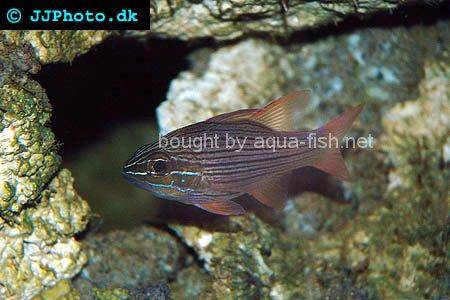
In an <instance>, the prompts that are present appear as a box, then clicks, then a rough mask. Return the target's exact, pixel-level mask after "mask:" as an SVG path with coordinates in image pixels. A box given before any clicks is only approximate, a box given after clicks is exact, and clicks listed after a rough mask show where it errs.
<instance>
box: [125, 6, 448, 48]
mask: <svg viewBox="0 0 450 300" xmlns="http://www.w3.org/2000/svg"><path fill="white" fill-rule="evenodd" d="M408 2H411V3H413V1H369V2H364V3H363V2H358V1H353V2H351V1H350V2H348V1H308V2H295V1H284V0H283V1H275V2H270V1H253V0H246V1H215V0H213V1H172V2H167V1H162V0H161V1H153V2H152V3H151V6H150V17H151V20H152V22H151V30H150V32H137V31H131V32H129V33H128V34H131V35H134V36H136V35H137V36H142V35H148V34H151V35H157V36H162V37H176V38H181V39H184V40H192V39H198V38H204V37H212V38H215V39H218V40H229V39H235V38H238V37H242V36H244V35H248V34H255V33H256V34H261V33H266V34H270V35H284V36H286V35H289V34H291V33H293V32H295V31H298V30H304V29H312V28H316V27H319V26H321V25H326V24H333V23H337V22H339V21H341V20H343V19H345V18H346V17H349V16H353V17H358V18H364V17H365V16H368V15H370V14H371V13H375V12H380V11H391V10H393V9H395V8H396V7H399V6H401V5H402V4H408ZM435 2H436V3H434V4H438V3H439V2H443V1H435ZM180 28H183V30H180Z"/></svg>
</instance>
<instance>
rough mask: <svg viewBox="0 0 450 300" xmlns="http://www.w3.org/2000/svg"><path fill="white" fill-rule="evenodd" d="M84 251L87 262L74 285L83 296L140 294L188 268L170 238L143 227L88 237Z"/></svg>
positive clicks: (179, 247)
mask: <svg viewBox="0 0 450 300" xmlns="http://www.w3.org/2000/svg"><path fill="white" fill-rule="evenodd" d="M84 247H85V250H86V252H87V253H88V255H89V261H88V263H87V265H86V267H85V268H84V269H83V271H82V273H81V274H80V275H79V276H78V278H77V279H76V280H75V282H74V284H75V286H76V287H77V289H79V290H80V291H81V293H82V295H86V296H87V295H89V293H92V291H93V290H94V289H105V288H108V289H111V288H125V289H128V290H131V289H133V290H137V289H141V290H142V288H145V287H150V286H151V285H153V284H154V283H155V282H158V281H161V280H165V281H168V280H170V279H173V278H175V277H176V274H177V273H178V272H179V270H180V269H182V268H184V267H185V266H186V265H188V264H192V259H191V258H190V257H189V256H188V255H187V254H186V252H185V250H184V248H183V247H182V245H180V244H179V243H178V241H177V240H176V239H175V238H174V237H172V236H171V235H169V234H168V233H165V232H163V231H160V230H156V229H152V228H147V227H140V228H136V229H133V230H130V231H111V232H108V233H106V234H97V235H91V236H88V237H87V238H86V239H85V240H84Z"/></svg>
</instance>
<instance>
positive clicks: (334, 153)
mask: <svg viewBox="0 0 450 300" xmlns="http://www.w3.org/2000/svg"><path fill="white" fill-rule="evenodd" d="M307 99H309V91H307V90H302V91H298V92H294V93H292V94H289V95H287V96H284V97H281V98H278V99H276V100H274V101H272V102H271V103H269V104H268V105H266V106H265V107H264V108H261V109H243V110H238V111H235V112H231V113H225V114H221V115H218V116H215V117H212V118H210V119H208V120H205V121H202V122H199V123H195V124H192V125H189V126H186V127H183V128H180V129H177V130H175V131H172V132H170V133H168V134H167V135H165V136H163V137H162V139H164V141H165V144H164V145H162V144H163V143H162V142H161V138H160V139H159V140H158V141H156V142H154V143H152V144H148V145H145V146H142V147H141V148H139V149H138V150H137V151H136V152H135V153H134V155H133V157H131V158H130V159H129V160H128V161H127V162H126V163H125V165H124V167H123V172H122V173H123V175H124V177H125V178H126V179H127V180H129V181H131V182H132V183H134V184H136V185H137V186H139V187H141V188H143V189H146V190H149V191H150V192H152V193H153V194H155V195H156V196H158V197H161V198H164V199H168V200H176V201H179V202H182V203H185V204H189V205H195V206H197V207H199V208H202V209H204V210H207V211H209V212H212V213H215V214H220V215H240V214H244V213H245V210H244V209H243V207H242V206H241V205H239V204H238V203H236V202H234V201H233V200H232V199H233V198H236V197H239V196H241V195H243V194H250V195H252V196H253V197H254V198H256V199H257V200H259V201H260V202H262V203H263V204H265V205H267V206H270V207H274V208H282V207H283V205H284V202H285V198H286V196H287V183H288V179H289V176H290V174H291V173H292V171H293V170H295V169H298V168H301V167H304V166H312V167H315V168H317V169H320V170H322V171H325V172H327V173H329V174H331V175H334V176H336V177H338V178H340V179H342V180H345V179H347V178H348V176H349V174H348V171H347V168H346V166H345V163H344V160H343V157H342V155H341V152H340V149H339V146H337V147H317V146H316V143H311V140H310V137H311V136H314V137H315V138H320V137H327V136H328V137H331V138H334V139H336V140H337V141H340V140H341V138H342V137H343V136H344V134H345V132H346V131H347V130H348V129H349V128H350V126H351V125H352V123H353V121H354V120H355V118H356V117H357V116H358V114H359V113H360V112H361V110H362V105H360V106H357V107H354V108H350V109H348V110H347V111H345V112H344V113H343V114H342V115H340V116H338V117H336V118H334V119H332V120H331V121H330V122H328V123H327V124H325V125H324V126H322V127H320V128H318V129H315V130H311V131H295V130H294V129H293V124H294V112H295V110H296V106H298V105H299V104H301V103H303V102H304V101H306V100H307ZM299 100H303V101H299ZM188 139H189V140H193V139H197V140H198V139H203V140H205V143H203V145H202V147H201V148H200V149H198V148H195V147H186V144H187V143H186V142H185V141H186V140H188ZM269 139H270V140H272V141H273V140H278V141H279V140H284V141H286V139H288V140H289V143H290V144H293V140H296V141H297V143H295V145H296V146H295V147H287V146H286V143H277V144H276V146H275V147H274V146H273V145H272V146H271V147H267V146H262V145H266V144H264V141H268V140H269ZM175 140H176V141H177V142H176V143H175V142H174V141H175ZM167 141H170V142H169V143H168V142H167ZM180 141H184V143H182V142H180ZM230 141H234V142H235V143H234V145H233V146H230V145H231V144H232V143H231V142H230ZM236 141H237V142H236ZM267 144H268V143H267ZM288 145H289V144H288ZM312 145H313V146H312ZM191 146H192V145H191Z"/></svg>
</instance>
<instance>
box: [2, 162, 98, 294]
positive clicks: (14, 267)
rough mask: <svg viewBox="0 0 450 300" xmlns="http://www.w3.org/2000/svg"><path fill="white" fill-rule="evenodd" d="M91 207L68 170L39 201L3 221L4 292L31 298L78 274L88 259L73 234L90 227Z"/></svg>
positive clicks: (61, 172) (45, 191)
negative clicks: (79, 194) (80, 195)
mask: <svg viewBox="0 0 450 300" xmlns="http://www.w3.org/2000/svg"><path fill="white" fill-rule="evenodd" d="M88 219H89V207H88V205H87V203H86V202H85V201H84V200H82V199H81V198H80V197H79V196H78V195H77V194H76V192H75V190H74V189H73V179H72V177H71V174H70V172H69V171H68V170H62V171H60V172H59V173H58V175H57V176H56V177H55V178H54V179H53V180H52V181H51V182H50V184H49V186H48V188H46V189H45V190H44V191H43V192H42V193H41V196H40V198H39V202H37V203H35V204H33V205H31V206H30V207H28V208H27V209H24V210H22V211H21V212H20V213H19V214H18V215H16V216H15V217H14V219H11V220H9V221H8V220H7V219H1V220H0V228H1V230H0V245H1V246H0V281H1V282H2V285H1V287H0V294H1V295H3V296H4V297H13V298H14V297H15V298H21V299H29V298H31V297H32V296H34V295H36V294H37V293H38V292H39V291H40V290H42V289H44V288H48V287H51V286H53V285H55V284H56V283H57V282H58V281H60V280H62V279H68V278H71V277H73V276H75V275H76V274H77V273H78V272H79V271H80V270H81V267H82V266H83V265H84V264H85V263H86V260H87V256H86V254H85V253H84V252H83V250H82V248H81V244H80V243H79V242H78V241H77V240H76V239H75V238H74V235H75V234H76V233H78V232H80V231H82V230H84V228H85V227H86V225H87V222H88Z"/></svg>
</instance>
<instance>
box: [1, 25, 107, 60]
mask: <svg viewBox="0 0 450 300" xmlns="http://www.w3.org/2000/svg"><path fill="white" fill-rule="evenodd" d="M2 34H3V39H4V40H5V42H7V43H12V44H14V45H16V46H18V47H23V45H26V44H29V45H31V47H32V48H33V49H34V54H35V56H36V59H37V60H38V61H39V62H40V63H41V64H48V63H54V62H71V61H72V60H73V59H74V58H75V57H76V56H78V55H81V54H83V53H85V52H87V51H88V50H89V49H91V48H92V47H93V46H95V45H97V44H99V43H100V42H102V41H103V40H104V39H105V38H106V37H108V36H109V35H110V34H111V32H109V31H102V30H23V31H18V30H11V31H3V32H2Z"/></svg>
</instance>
